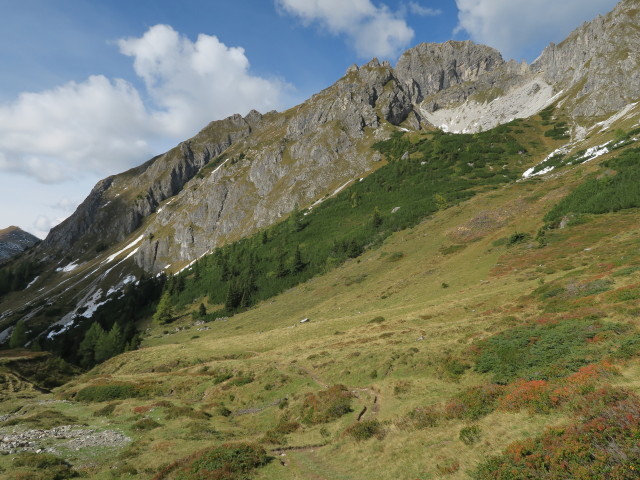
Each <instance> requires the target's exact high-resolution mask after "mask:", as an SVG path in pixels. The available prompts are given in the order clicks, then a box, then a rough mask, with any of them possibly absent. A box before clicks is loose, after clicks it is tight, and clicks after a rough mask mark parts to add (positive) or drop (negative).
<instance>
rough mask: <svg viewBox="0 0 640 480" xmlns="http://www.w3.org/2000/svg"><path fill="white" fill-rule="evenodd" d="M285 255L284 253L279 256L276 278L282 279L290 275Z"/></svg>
mask: <svg viewBox="0 0 640 480" xmlns="http://www.w3.org/2000/svg"><path fill="white" fill-rule="evenodd" d="M284 258H285V255H284V254H283V253H282V254H280V255H279V256H278V266H277V267H276V277H278V278H282V277H286V276H287V275H288V274H289V270H288V269H287V266H286V265H285V263H284Z"/></svg>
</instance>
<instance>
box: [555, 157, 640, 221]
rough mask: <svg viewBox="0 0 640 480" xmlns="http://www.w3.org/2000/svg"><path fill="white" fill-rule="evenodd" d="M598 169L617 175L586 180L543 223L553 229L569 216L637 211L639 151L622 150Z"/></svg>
mask: <svg viewBox="0 0 640 480" xmlns="http://www.w3.org/2000/svg"><path fill="white" fill-rule="evenodd" d="M602 165H603V166H604V167H606V168H609V169H613V170H615V171H616V172H617V173H616V174H615V175H613V176H610V175H605V176H602V177H592V178H590V179H588V180H587V181H586V182H585V183H583V184H582V185H580V186H578V187H577V188H575V189H573V190H572V191H571V193H570V194H569V195H567V196H566V197H564V198H563V199H562V200H561V201H560V202H559V203H558V204H557V205H556V206H555V207H554V208H552V209H551V211H550V212H549V213H547V215H546V216H545V217H544V221H545V222H547V223H549V224H550V225H551V226H557V225H558V224H559V223H560V221H561V220H562V218H563V217H565V216H567V215H569V214H589V213H590V214H602V213H608V212H617V211H619V210H623V209H628V208H638V207H640V189H638V184H639V183H640V148H633V149H630V150H625V151H624V152H622V153H621V154H620V155H619V156H618V157H617V158H615V159H612V160H607V161H606V162H603V164H602Z"/></svg>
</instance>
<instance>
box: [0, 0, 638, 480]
mask: <svg viewBox="0 0 640 480" xmlns="http://www.w3.org/2000/svg"><path fill="white" fill-rule="evenodd" d="M637 3H638V2H637V1H635V0H634V1H631V0H626V1H623V2H621V3H620V4H619V6H618V7H616V9H615V10H614V11H613V12H612V13H610V14H609V15H607V16H606V17H602V18H599V19H596V20H594V22H591V23H590V24H585V25H584V26H583V27H581V28H580V29H579V30H577V31H576V32H574V34H572V35H571V36H570V37H569V38H568V39H567V40H566V41H565V42H563V43H561V44H560V45H558V46H551V47H549V49H547V50H545V53H544V54H543V56H542V57H541V59H539V60H538V61H536V62H534V65H533V66H532V67H531V68H532V69H533V71H532V72H527V71H525V70H523V68H521V67H518V68H516V67H515V65H514V64H512V63H510V62H506V63H505V62H503V61H502V59H501V57H500V56H499V54H498V53H497V52H496V51H494V50H493V49H490V48H489V47H482V46H474V45H473V44H471V43H470V42H447V44H444V45H442V46H428V45H427V46H424V45H423V46H419V47H416V49H414V50H411V51H409V52H408V53H407V54H405V55H404V56H403V59H401V61H400V62H399V64H398V65H397V66H396V67H395V69H394V68H392V67H391V66H390V65H388V64H387V63H383V64H380V63H379V62H377V60H374V61H372V62H370V63H368V64H366V65H364V66H362V67H351V68H350V69H349V71H348V72H347V74H346V75H345V76H344V77H343V78H342V79H340V80H339V81H338V82H337V83H336V84H335V85H334V86H332V87H330V88H328V89H326V90H324V91H323V92H320V93H319V94H318V95H315V96H314V97H312V98H311V99H310V100H309V101H307V102H305V103H304V104H302V105H300V106H299V107H296V108H294V109H291V110H289V111H287V112H283V113H277V112H271V113H268V114H266V115H261V114H259V113H257V112H252V113H250V114H249V115H247V116H246V117H241V116H233V117H230V118H229V119H226V120H223V121H219V122H212V123H211V124H210V125H209V126H207V127H206V128H205V129H203V131H202V132H201V133H200V134H198V136H196V137H194V138H193V139H191V140H189V141H186V142H184V143H183V144H181V145H180V146H178V147H176V149H174V150H172V151H170V152H168V153H167V154H165V155H162V156H159V157H157V158H155V159H152V160H150V161H149V162H147V163H145V164H143V165H141V166H140V167H138V168H136V169H133V170H131V171H129V172H125V173H123V174H120V175H117V176H114V177H110V178H108V179H105V180H104V181H102V182H100V183H99V184H98V185H97V186H96V187H95V188H94V190H93V192H92V193H91V195H90V196H89V197H88V198H87V200H86V201H85V202H84V203H83V205H82V206H81V207H79V209H78V211H77V212H76V213H75V214H74V215H73V216H72V217H70V219H68V220H67V221H66V222H65V224H63V225H61V226H60V227H59V228H58V229H56V230H54V231H53V232H52V233H51V234H50V236H49V237H48V238H47V239H46V240H45V241H44V242H42V243H41V244H39V245H37V246H36V247H34V248H31V249H30V250H28V251H26V252H25V253H23V254H22V255H19V256H17V257H15V258H13V259H12V260H10V261H8V262H7V263H6V264H5V265H3V267H2V268H0V342H2V344H3V349H2V350H0V382H1V386H0V398H2V403H0V452H2V453H3V455H0V477H1V478H5V477H6V478H8V479H16V480H17V479H22V480H24V479H38V480H40V479H64V478H74V477H84V478H95V479H105V480H107V479H114V478H139V479H149V480H150V479H154V480H156V479H157V480H161V479H166V480H191V479H194V480H195V479H198V480H200V479H226V480H234V479H256V480H267V479H279V480H280V479H282V480H287V479H292V480H293V479H319V480H323V479H327V480H329V479H353V480H360V479H380V480H386V479H389V480H391V479H393V480H396V479H407V480H415V479H421V480H424V479H436V478H438V479H439V478H446V479H452V480H456V479H460V480H462V479H476V480H485V479H524V478H531V479H565V478H566V479H569V478H571V479H573V478H576V479H578V478H579V479H594V480H595V479H601V478H612V479H614V480H618V479H621V480H626V479H629V480H631V479H636V478H638V475H639V474H638V472H639V471H640V449H639V447H638V441H639V439H640V308H639V305H640V230H639V229H638V218H639V217H638V215H639V214H640V193H639V192H640V189H639V188H638V185H640V167H639V165H640V104H638V103H637V101H638V97H639V96H640V95H639V94H638V92H636V91H635V90H634V89H635V86H634V85H635V81H636V80H637V79H635V78H634V79H631V80H630V81H629V82H628V85H629V89H628V90H620V91H619V92H618V95H617V96H616V95H615V92H613V93H612V92H607V94H606V95H603V94H601V93H599V92H598V91H596V90H589V89H583V90H578V89H576V88H573V87H575V85H577V83H580V82H582V80H583V79H584V78H586V77H584V76H583V75H586V76H590V75H591V76H593V77H594V78H596V80H594V81H595V83H596V84H597V83H598V82H600V81H602V78H604V77H602V76H600V75H605V73H603V72H605V70H606V69H604V67H603V65H604V64H603V63H602V57H598V61H597V62H595V61H594V62H592V64H591V65H582V67H581V68H580V69H576V70H575V71H574V73H573V74H572V75H573V76H572V77H571V75H568V74H566V75H565V74H562V72H561V71H560V70H559V67H558V64H557V62H558V61H559V60H558V59H560V58H563V59H565V61H566V62H569V63H571V62H573V61H579V62H586V61H588V60H585V59H584V58H582V56H581V55H582V53H580V54H578V53H576V51H573V50H571V48H570V46H571V42H572V41H573V42H576V43H575V44H576V45H578V46H580V45H583V43H584V42H585V41H586V39H589V38H590V35H591V34H592V33H593V32H595V33H594V35H595V34H597V35H600V34H601V33H602V28H603V27H602V26H603V25H605V26H608V29H606V31H607V33H606V41H607V42H609V43H606V42H605V43H604V44H603V45H602V46H600V47H597V46H594V44H592V43H589V46H590V47H589V48H590V49H591V50H590V52H591V53H593V51H596V53H593V54H594V55H599V54H598V53H597V52H610V51H611V48H612V45H613V44H615V45H620V43H616V42H624V44H625V45H632V44H634V42H636V41H637V35H636V36H635V37H634V36H633V35H628V34H629V32H631V30H629V22H631V23H633V21H635V20H634V19H635V18H637V15H638V11H639V10H640V9H636V8H635V6H636V5H637ZM603 22H604V23H603ZM607 22H609V23H607ZM617 29H618V30H617ZM620 32H626V34H625V35H626V37H624V36H621V35H620V34H619V33H620ZM622 37H624V38H622ZM554 52H555V53H554ZM632 52H633V51H632V50H629V51H628V53H627V56H626V57H625V58H624V59H623V60H620V61H624V62H627V60H628V58H631V57H632V56H633V55H637V54H633V53H632ZM456 58H457V59H461V58H464V59H465V62H466V63H465V64H462V63H460V62H454V64H455V65H457V67H456V68H458V69H459V70H457V71H453V70H451V69H449V68H448V67H447V62H448V61H450V60H452V59H453V60H455V59H456ZM576 58H577V60H576ZM615 58H618V57H615ZM615 58H614V59H613V60H612V61H615V62H617V61H618V60H615ZM620 58H622V57H620ZM545 59H546V60H545ZM627 63H628V62H627ZM627 63H625V64H624V65H622V66H621V67H620V70H619V72H620V75H623V76H624V75H626V73H624V72H627V69H628V68H627V67H628V65H627ZM425 65H428V68H427V67H425ZM541 65H542V67H541ZM543 67H544V68H543ZM465 68H468V70H465ZM527 68H529V67H527ZM425 69H426V70H425ZM438 69H442V71H443V72H448V73H447V75H449V76H447V77H446V78H447V81H446V82H445V83H446V88H444V89H442V90H440V91H434V90H433V88H436V87H434V85H432V83H431V80H430V79H431V77H430V76H429V74H428V73H429V72H431V71H440V70H438ZM516 70H517V74H516V73H514V72H516ZM610 73H611V72H610V71H607V72H606V75H610ZM507 74H513V75H512V76H510V77H509V78H506V77H505V78H503V77H504V76H505V75H507ZM543 75H544V82H548V83H547V86H548V88H549V90H547V87H545V86H544V85H543V84H542V83H541V82H542V81H543ZM606 75H605V76H606ZM555 77H558V78H559V79H558V80H557V81H558V82H560V83H558V84H557V85H556V87H557V90H556V91H555V92H552V83H553V82H554V81H556V80H554V78H555ZM560 77H562V78H560ZM569 77H571V78H569ZM501 78H503V80H500V79H501ZM411 79H413V80H415V84H411V82H410V81H409V80H411ZM413 80H412V81H413ZM500 81H503V83H502V84H501V85H503V87H500V88H497V89H496V87H495V85H496V82H500ZM532 81H533V82H538V83H539V86H540V89H539V90H536V93H535V94H532V95H533V97H535V99H534V100H535V101H533V100H531V99H530V101H529V104H528V106H524V107H522V110H521V112H529V113H530V114H529V115H526V118H516V119H514V120H511V121H508V122H506V123H505V122H502V121H497V122H496V125H497V126H495V127H494V128H491V129H485V128H477V129H475V130H474V129H470V130H469V131H468V133H451V132H447V131H446V130H447V129H446V128H440V129H438V128H435V127H434V125H432V124H430V123H429V122H431V120H434V119H435V118H436V117H434V116H432V115H431V114H434V115H435V113H437V112H438V111H439V110H438V108H436V109H435V110H433V108H435V103H438V102H441V105H445V103H446V105H447V106H446V108H445V107H443V108H442V110H446V112H445V113H446V115H449V114H450V112H451V111H454V110H455V109H457V108H462V109H465V110H464V111H465V112H467V113H469V112H474V111H475V112H476V113H478V112H477V111H476V110H474V109H477V105H479V104H483V105H491V104H493V107H491V108H493V109H494V110H492V111H497V110H495V109H502V108H503V107H504V105H507V104H509V105H513V103H512V102H513V101H514V99H516V98H520V94H521V93H522V91H523V88H524V87H523V85H524V86H528V85H530V83H531V82H532ZM572 82H577V83H572ZM487 85H491V89H490V90H487ZM572 85H573V87H572ZM527 88H528V87H527ZM571 88H573V90H571ZM500 92H502V93H503V94H502V93H500ZM539 92H542V93H539ZM545 92H551V93H554V95H550V96H549V98H548V99H547V100H548V101H546V103H545V102H541V98H542V96H541V95H543V96H544V95H547V93H545ZM559 92H563V95H564V97H563V96H562V95H560V94H559ZM533 97H532V98H533ZM614 97H615V98H614ZM581 99H582V100H581ZM621 99H622V100H621ZM620 101H622V102H623V103H620ZM434 102H435V103H434ZM633 102H636V103H633ZM608 103H609V104H610V106H609V107H607V106H606V105H607V104H608ZM594 105H596V106H597V107H598V108H597V109H596V110H597V112H596V111H595V110H593V111H592V109H593V108H595V107H594ZM525 107H526V108H525ZM534 107H535V108H534ZM532 109H533V110H534V111H533V112H532V111H531V110H532ZM458 111H462V110H458ZM577 111H579V114H576V112H577ZM447 112H449V113H447ZM585 112H586V113H587V115H586V116H582V115H584V114H585ZM604 112H606V113H604ZM503 113H504V111H503ZM440 114H443V112H442V111H440ZM446 115H444V114H443V116H441V117H438V118H445V117H446ZM594 115H597V116H594ZM522 116H523V117H525V115H524V113H523V115H522ZM431 123H433V122H431ZM472 123H473V122H472ZM481 123H482V122H481ZM439 126H441V127H442V125H439ZM449 130H454V129H453V128H450V129H449ZM483 130H484V131H483ZM66 244H68V248H66V249H65V248H62V247H61V246H62V245H66Z"/></svg>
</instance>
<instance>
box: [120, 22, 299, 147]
mask: <svg viewBox="0 0 640 480" xmlns="http://www.w3.org/2000/svg"><path fill="white" fill-rule="evenodd" d="M118 45H119V47H120V51H121V52H122V53H123V54H125V55H128V56H130V57H133V59H134V64H133V65H134V68H135V71H136V73H137V74H138V75H139V76H140V77H141V78H142V79H143V80H144V83H145V86H146V88H147V91H148V92H149V94H150V95H151V97H152V99H153V100H154V102H155V105H156V106H157V107H158V108H159V110H158V111H156V112H154V113H153V119H154V121H155V122H157V127H158V128H159V129H160V130H161V131H162V132H165V133H167V134H170V135H174V136H178V137H179V136H183V135H185V134H186V133H187V132H193V131H194V130H195V129H198V128H201V127H203V126H204V125H206V124H207V123H208V122H210V121H211V120H212V119H215V118H222V117H226V116H228V115H231V114H233V113H239V112H240V113H246V112H247V111H249V110H250V109H252V108H255V109H258V110H262V111H267V110H272V109H274V108H277V107H279V106H281V103H282V95H283V92H284V91H285V90H286V88H287V85H286V84H285V83H284V82H282V81H280V80H277V79H265V78H262V77H257V76H254V75H251V73H250V72H249V60H248V59H247V57H246V55H245V52H244V49H243V48H241V47H227V46H226V45H225V44H224V43H222V42H220V40H219V39H218V38H217V37H215V36H210V35H202V34H201V35H199V36H198V38H197V40H196V41H195V42H192V41H191V40H189V39H188V38H185V37H183V36H180V34H179V33H178V32H176V31H175V30H174V29H173V28H171V27H170V26H168V25H156V26H154V27H152V28H150V29H149V30H148V31H147V32H146V33H145V34H144V35H143V36H142V37H141V38H128V39H123V40H120V41H119V42H118Z"/></svg>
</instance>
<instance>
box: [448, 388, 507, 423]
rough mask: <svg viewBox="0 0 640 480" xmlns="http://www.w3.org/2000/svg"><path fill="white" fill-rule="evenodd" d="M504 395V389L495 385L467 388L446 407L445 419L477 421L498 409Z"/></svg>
mask: <svg viewBox="0 0 640 480" xmlns="http://www.w3.org/2000/svg"><path fill="white" fill-rule="evenodd" d="M503 393H504V387H503V386H501V385H494V384H488V385H478V386H475V387H471V388H467V389H466V390H464V391H462V392H460V393H459V394H458V395H456V396H455V397H454V398H453V399H452V400H450V401H449V402H448V403H447V404H446V405H445V410H444V413H445V417H446V418H468V419H470V420H477V419H479V418H481V417H484V416H485V415H488V414H490V413H491V412H493V411H494V410H495V409H496V408H497V406H498V399H499V398H500V396H502V394H503Z"/></svg>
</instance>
